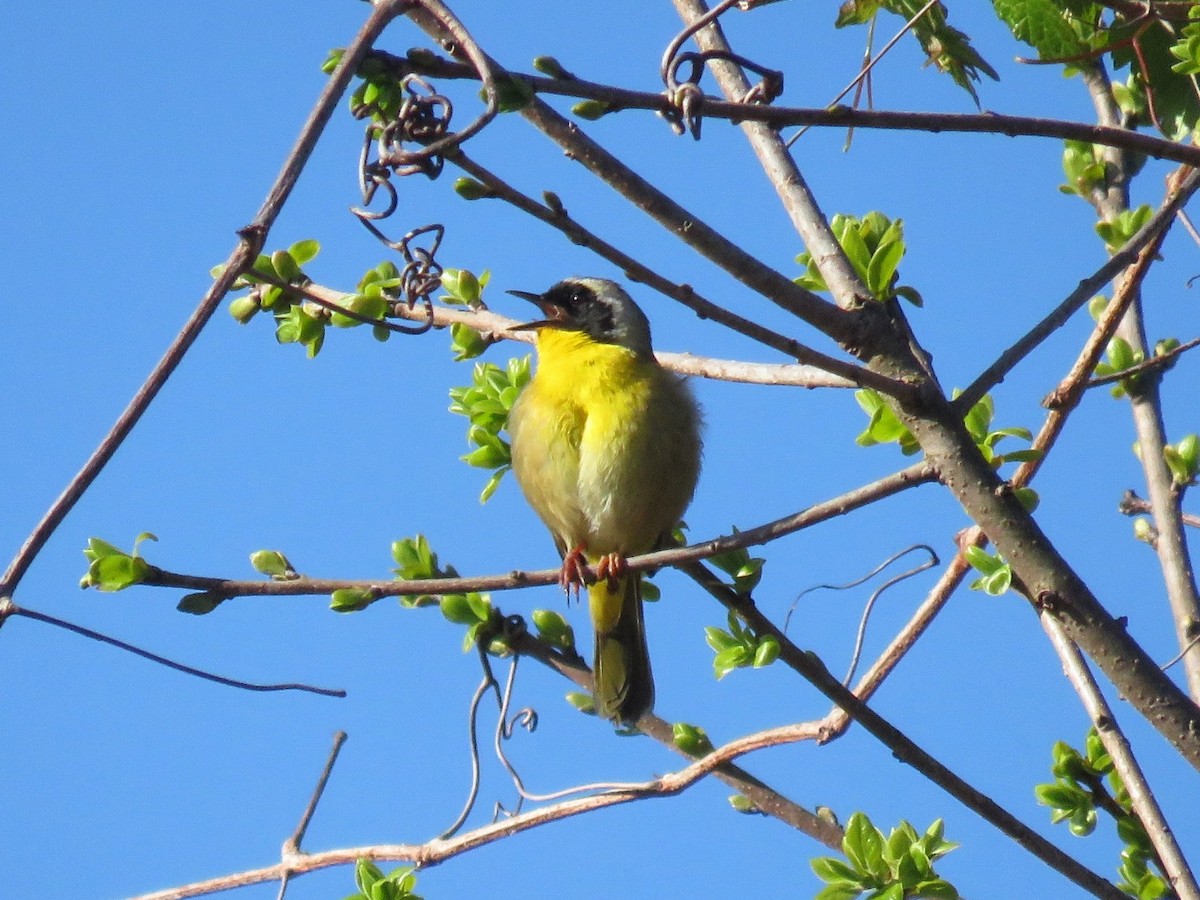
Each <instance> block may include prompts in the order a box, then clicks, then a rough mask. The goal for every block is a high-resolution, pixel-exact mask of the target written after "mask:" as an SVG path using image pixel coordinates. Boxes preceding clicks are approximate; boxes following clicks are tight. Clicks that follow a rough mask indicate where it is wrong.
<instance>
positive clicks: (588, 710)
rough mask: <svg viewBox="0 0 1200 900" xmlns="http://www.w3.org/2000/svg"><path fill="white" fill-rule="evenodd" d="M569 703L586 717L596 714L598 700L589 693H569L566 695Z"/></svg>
mask: <svg viewBox="0 0 1200 900" xmlns="http://www.w3.org/2000/svg"><path fill="white" fill-rule="evenodd" d="M566 699H567V702H568V703H570V704H571V705H572V706H573V707H575V708H576V709H577V710H579V711H580V712H581V713H583V714H584V715H585V716H594V715H595V714H596V698H595V697H593V696H592V695H591V693H590V692H588V691H569V692H568V693H567V694H566Z"/></svg>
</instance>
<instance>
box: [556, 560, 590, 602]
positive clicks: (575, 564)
mask: <svg viewBox="0 0 1200 900" xmlns="http://www.w3.org/2000/svg"><path fill="white" fill-rule="evenodd" d="M586 572H587V557H585V556H584V555H583V547H576V548H575V549H574V550H571V551H570V552H569V553H567V555H566V556H564V557H563V562H562V568H561V569H560V570H559V572H558V584H559V587H561V588H562V589H563V593H564V594H566V595H567V599H568V600H570V599H571V593H572V591H573V592H574V594H575V599H576V600H578V599H579V591H580V589H581V588H582V587H583V586H584V585H585V584H586V583H587V580H586V578H585V577H584V574H585V573H586Z"/></svg>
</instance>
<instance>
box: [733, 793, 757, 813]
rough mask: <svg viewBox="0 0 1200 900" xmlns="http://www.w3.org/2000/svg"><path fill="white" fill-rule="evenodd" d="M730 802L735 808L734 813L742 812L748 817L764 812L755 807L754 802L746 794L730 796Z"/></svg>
mask: <svg viewBox="0 0 1200 900" xmlns="http://www.w3.org/2000/svg"><path fill="white" fill-rule="evenodd" d="M728 800H729V805H730V806H731V807H733V811H734V812H740V813H742V814H743V815H747V816H749V815H755V814H758V813H761V812H762V810H761V809H759V808H758V807H757V806H756V805H755V803H754V801H753V800H751V799H750V798H749V797H747V796H746V795H745V794H730V795H729V797H728Z"/></svg>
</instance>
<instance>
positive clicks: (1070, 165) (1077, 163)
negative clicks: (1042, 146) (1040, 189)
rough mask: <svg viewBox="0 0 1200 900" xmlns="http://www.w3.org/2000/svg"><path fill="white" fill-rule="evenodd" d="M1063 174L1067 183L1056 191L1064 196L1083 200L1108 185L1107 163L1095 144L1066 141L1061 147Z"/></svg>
mask: <svg viewBox="0 0 1200 900" xmlns="http://www.w3.org/2000/svg"><path fill="white" fill-rule="evenodd" d="M1062 167H1063V174H1065V175H1066V176H1067V183H1066V184H1060V185H1059V186H1058V189H1059V190H1060V191H1062V192H1063V193H1064V194H1076V195H1078V196H1080V197H1082V198H1083V199H1084V200H1088V199H1090V197H1091V195H1092V192H1093V191H1096V190H1099V189H1100V188H1102V187H1104V185H1106V184H1107V183H1108V163H1106V162H1105V161H1104V157H1103V156H1102V155H1101V154H1100V149H1099V148H1098V147H1097V146H1096V145H1095V144H1089V143H1087V142H1086V141H1066V142H1064V146H1063V159H1062Z"/></svg>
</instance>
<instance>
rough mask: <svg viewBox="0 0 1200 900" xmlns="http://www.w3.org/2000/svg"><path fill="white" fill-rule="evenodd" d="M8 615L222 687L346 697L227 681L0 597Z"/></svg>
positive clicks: (333, 691)
mask: <svg viewBox="0 0 1200 900" xmlns="http://www.w3.org/2000/svg"><path fill="white" fill-rule="evenodd" d="M9 616H21V617H22V618H26V619H33V620H34V621H35V622H42V623H44V624H46V625H53V626H54V627H55V628H62V629H63V630H65V631H70V632H72V633H74V634H78V635H80V636H82V637H85V638H88V639H89V640H93V641H96V642H98V643H101V644H108V645H109V646H110V647H116V648H117V649H118V650H124V651H125V652H126V653H132V654H133V655H134V656H140V657H142V659H148V660H150V662H153V663H158V665H160V666H166V667H167V668H168V669H174V670H175V671H176V672H183V673H184V674H185V675H194V676H195V677H196V678H202V679H204V680H205V681H213V682H216V683H217V684H223V685H225V686H227V687H234V688H238V689H239V690H243V691H257V692H262V693H276V692H278V691H301V692H303V693H308V694H319V695H321V696H322V697H345V696H346V692H345V691H344V690H342V689H341V688H323V687H315V686H313V685H310V684H299V683H297V682H291V683H288V684H254V683H252V682H249V681H238V680H237V679H234V678H226V677H225V676H224V675H216V674H214V673H212V672H205V671H204V670H203V669H197V668H195V667H193V666H188V665H184V664H183V663H180V662H175V660H173V659H167V658H166V657H165V656H159V655H158V654H157V653H151V652H150V651H149V650H143V649H142V648H141V647H135V646H134V645H133V644H127V643H126V642H125V641H122V640H119V639H118V638H115V637H110V636H109V635H107V634H101V633H100V632H98V631H92V629H90V628H84V627H83V626H82V625H76V624H74V623H73V622H67V621H65V620H63V619H59V618H57V617H55V616H48V615H46V614H45V613H40V612H35V611H34V610H32V609H25V608H24V607H20V606H17V605H16V604H15V603H13V602H12V600H11V599H10V598H7V597H4V598H0V624H2V623H3V622H4V620H5V619H7V618H8V617H9Z"/></svg>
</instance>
